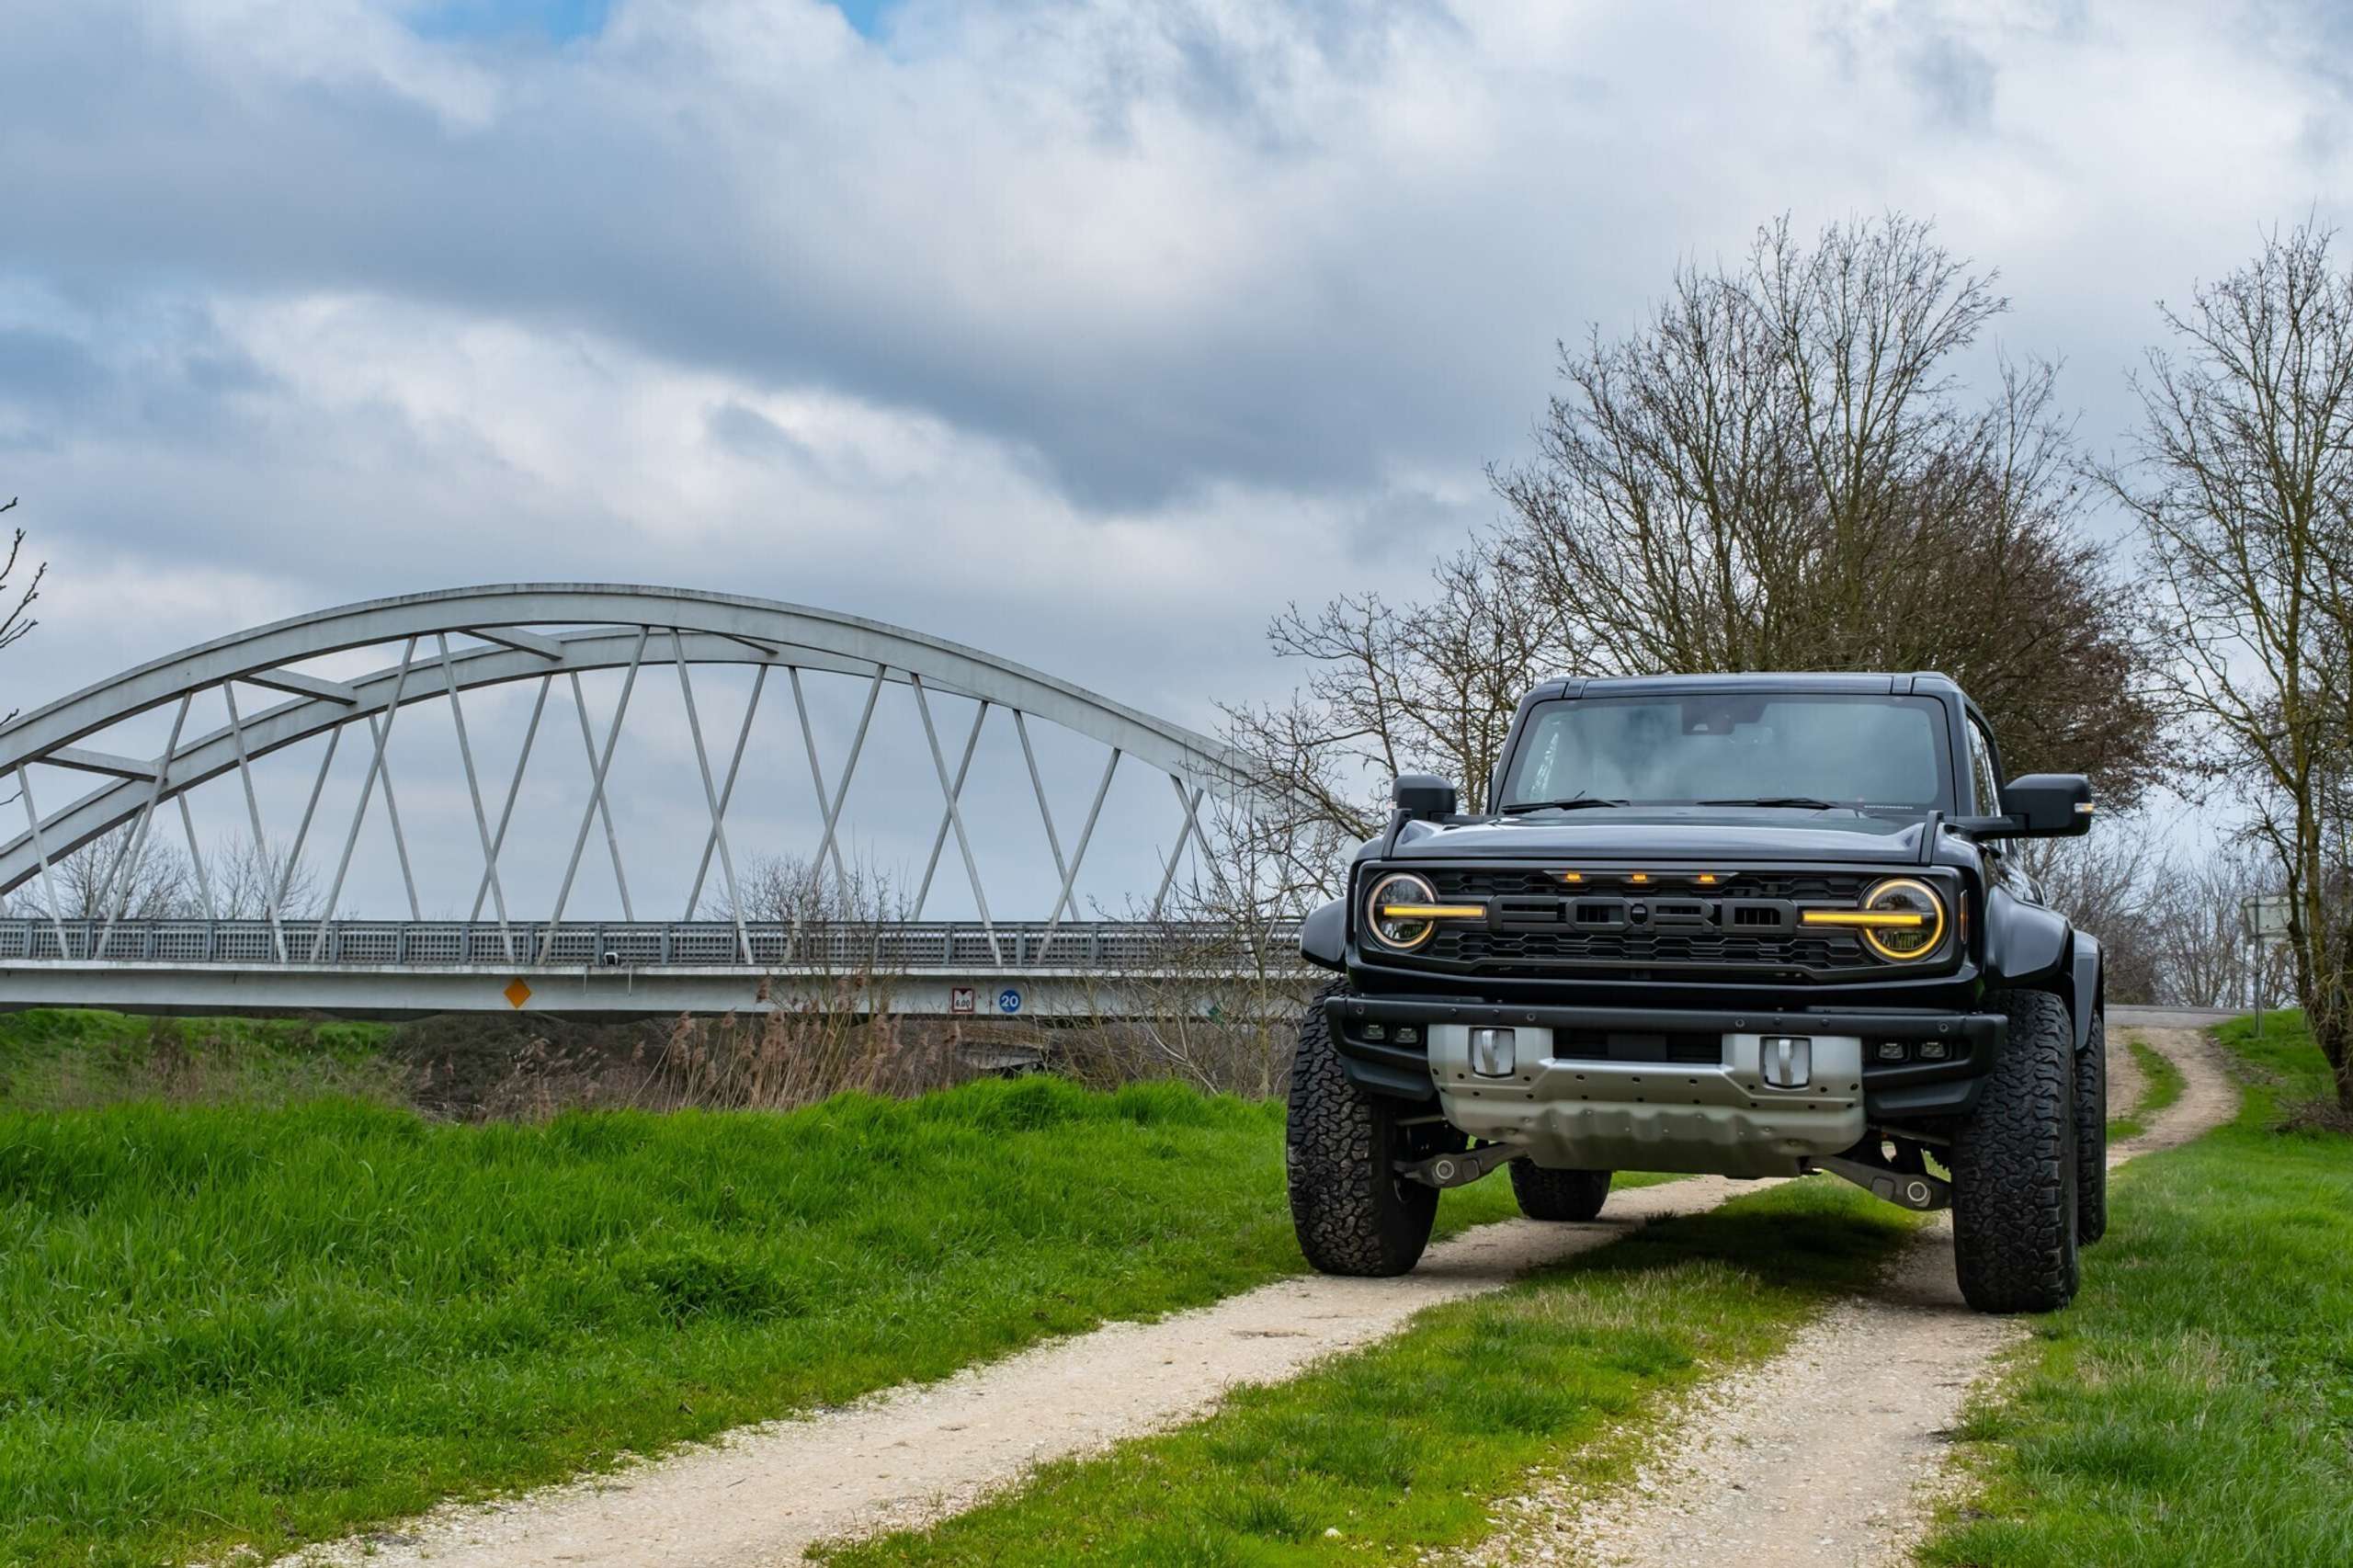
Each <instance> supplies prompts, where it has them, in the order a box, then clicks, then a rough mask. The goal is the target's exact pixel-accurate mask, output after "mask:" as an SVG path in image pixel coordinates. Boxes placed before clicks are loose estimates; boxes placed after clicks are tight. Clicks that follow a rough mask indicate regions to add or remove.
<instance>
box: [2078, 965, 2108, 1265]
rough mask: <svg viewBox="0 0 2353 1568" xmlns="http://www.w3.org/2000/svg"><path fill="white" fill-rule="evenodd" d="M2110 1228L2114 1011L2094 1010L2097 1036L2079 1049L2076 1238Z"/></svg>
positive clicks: (2095, 1236) (2083, 1241)
mask: <svg viewBox="0 0 2353 1568" xmlns="http://www.w3.org/2000/svg"><path fill="white" fill-rule="evenodd" d="M2106 1234H2108V1017H2107V1014H2106V1012H2105V1011H2104V1010H2103V1011H2101V1012H2097V1013H2094V1014H2093V1015H2092V1038H2091V1042H2090V1043H2089V1044H2087V1045H2086V1046H2085V1047H2084V1049H2083V1050H2082V1051H2078V1052H2077V1053H2076V1055H2075V1244H2076V1245H2078V1246H2089V1245H2091V1244H2093V1243H2094V1242H2096V1241H2097V1240H2099V1239H2100V1237H2102V1236H2104V1235H2106Z"/></svg>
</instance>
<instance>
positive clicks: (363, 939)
mask: <svg viewBox="0 0 2353 1568" xmlns="http://www.w3.org/2000/svg"><path fill="white" fill-rule="evenodd" d="M1298 952H1299V949H1298V930H1297V927H1296V926H1294V925H1292V924H1290V923H1289V922H1285V923H1281V924H1279V925H1277V926H1272V927H1260V928H1257V929H1256V930H1254V931H1251V932H1247V933H1243V932H1238V931H1236V930H1235V928H1233V927H1232V926H1223V925H1204V924H1196V923H1188V922H1154V923H1144V922H1132V921H1087V922H1072V921H1063V922H1059V923H1050V922H1043V921H1040V922H1029V923H1010V924H1008V923H1005V922H998V923H995V924H994V925H992V926H981V925H979V924H975V923H961V922H945V921H941V922H930V923H906V924H883V925H858V926H808V927H802V928H801V929H798V930H796V929H795V928H794V927H793V926H790V925H787V924H781V923H761V924H756V925H746V926H745V927H744V928H743V931H742V933H741V935H740V937H739V934H738V932H737V929H736V927H735V926H733V924H731V923H723V922H703V921H683V922H636V923H600V922H593V921H575V922H564V923H562V924H556V925H551V924H547V923H544V922H528V921H512V922H509V923H507V924H506V926H500V925H499V924H497V923H496V922H491V921H462V920H449V921H379V920H325V921H313V920H290V921H286V922H283V923H281V924H280V925H279V926H276V927H273V926H271V924H270V922H268V921H267V920H153V921H146V920H142V921H128V920H126V921H119V922H116V923H114V924H112V925H111V926H109V925H108V923H107V922H105V921H101V920H80V921H75V920H68V921H64V922H57V921H51V920H39V919H9V920H0V1009H9V1008H20V1007H30V1006H85V1007H118V1008H124V1009H129V1010H132V1011H147V1012H170V1013H186V1012H215V1011H217V1012H237V1013H261V1012H288V1011H321V1012H331V1013H343V1014H351V1015H363V1014H364V1015H369V1016H375V1017H401V1016H419V1015H424V1014H430V1013H447V1012H506V1011H511V1010H515V1009H517V1008H528V1009H533V1010H545V1011H554V1012H563V1013H616V1014H618V1013H639V1014H646V1013H653V1014H669V1013H719V1012H738V1011H746V1010H750V1009H752V1008H755V1007H758V1006H774V1005H782V1006H795V1005H809V1004H811V1003H813V1002H814V1001H815V1000H817V999H819V998H821V997H824V998H838V997H840V996H842V995H844V994H854V995H858V996H861V997H864V998H867V999H868V1001H869V1005H870V1006H872V1008H873V1009H874V1010H877V1011H886V1012H892V1013H896V1014H901V1015H904V1016H939V1017H953V1016H957V1015H961V1014H966V1013H971V1014H974V1015H993V1016H1018V1017H1046V1018H1074V1017H1133V1016H1137V1015H1139V1014H1142V1013H1151V1012H1159V1011H1165V1009H1166V1008H1168V1007H1169V1006H1180V1007H1185V1008H1190V1007H1192V1006H1204V1005H1207V1002H1206V1000H1205V999H1206V998H1208V997H1211V996H1212V995H1213V994H1215V993H1216V992H1217V991H1218V990H1219V989H1221V988H1222V987H1228V986H1232V985H1233V984H1235V983H1246V982H1247V981H1248V980H1249V979H1250V978H1252V977H1256V976H1262V975H1263V976H1267V977H1269V978H1275V979H1278V980H1287V979H1289V978H1290V977H1292V976H1294V975H1295V974H1297V973H1298V972H1299V971H1300V970H1301V967H1302V966H1301V963H1300V960H1299V956H1298Z"/></svg>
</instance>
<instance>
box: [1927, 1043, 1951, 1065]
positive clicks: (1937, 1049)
mask: <svg viewBox="0 0 2353 1568" xmlns="http://www.w3.org/2000/svg"><path fill="white" fill-rule="evenodd" d="M1951 1054H1952V1047H1950V1046H1949V1045H1947V1044H1946V1043H1945V1042H1944V1041H1943V1040H1922V1041H1921V1042H1920V1060H1921V1061H1923V1062H1942V1061H1943V1060H1944V1059H1945V1058H1946V1057H1948V1056H1949V1055H1951Z"/></svg>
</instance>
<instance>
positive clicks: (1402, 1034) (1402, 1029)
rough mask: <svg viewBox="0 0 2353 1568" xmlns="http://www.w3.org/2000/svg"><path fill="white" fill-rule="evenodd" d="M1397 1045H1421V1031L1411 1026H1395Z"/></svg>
mask: <svg viewBox="0 0 2353 1568" xmlns="http://www.w3.org/2000/svg"><path fill="white" fill-rule="evenodd" d="M1397 1043H1398V1044H1399V1045H1419V1044H1421V1043H1422V1031H1421V1030H1420V1029H1419V1028H1415V1026H1414V1025H1412V1024H1399V1025H1398V1026H1397Z"/></svg>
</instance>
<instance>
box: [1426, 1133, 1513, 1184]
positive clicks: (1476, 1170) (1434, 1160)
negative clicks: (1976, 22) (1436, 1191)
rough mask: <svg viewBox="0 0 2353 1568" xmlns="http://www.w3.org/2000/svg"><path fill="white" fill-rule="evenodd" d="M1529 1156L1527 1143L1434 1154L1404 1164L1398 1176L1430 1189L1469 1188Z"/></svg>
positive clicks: (1488, 1145)
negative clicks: (1498, 1170) (1502, 1168)
mask: <svg viewBox="0 0 2353 1568" xmlns="http://www.w3.org/2000/svg"><path fill="white" fill-rule="evenodd" d="M1524 1153H1528V1145H1526V1144H1525V1143H1482V1144H1480V1145H1479V1146H1478V1147H1477V1148H1475V1149H1465V1150H1461V1151H1460V1152H1458V1153H1448V1154H1432V1155H1431V1156H1430V1157H1429V1158H1428V1159H1427V1160H1400V1161H1398V1162H1397V1174H1398V1175H1399V1176H1404V1177H1405V1178H1406V1179H1407V1180H1408V1181H1418V1182H1421V1183H1422V1184H1424V1185H1425V1186H1427V1187H1468V1186H1470V1185H1471V1184H1472V1182H1474V1181H1477V1180H1478V1179H1479V1178H1480V1177H1481V1176H1485V1175H1487V1174H1488V1173H1489V1172H1490V1171H1493V1170H1494V1169H1495V1167H1496V1166H1498V1165H1506V1164H1508V1163H1510V1162H1511V1161H1513V1160H1516V1159H1518V1158H1519V1157H1520V1155H1522V1154H1524Z"/></svg>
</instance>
